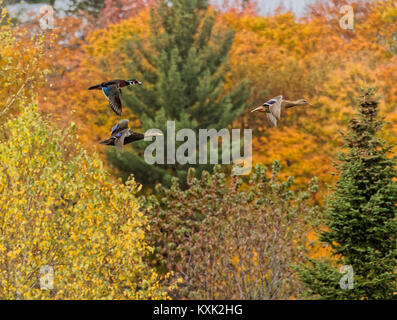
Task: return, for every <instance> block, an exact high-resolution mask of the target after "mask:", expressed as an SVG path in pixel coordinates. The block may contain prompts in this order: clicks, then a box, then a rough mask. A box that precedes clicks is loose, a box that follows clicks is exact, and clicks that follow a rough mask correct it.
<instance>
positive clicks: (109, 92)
mask: <svg viewBox="0 0 397 320" xmlns="http://www.w3.org/2000/svg"><path fill="white" fill-rule="evenodd" d="M134 84H139V85H141V84H142V82H140V81H138V80H136V79H132V80H111V81H106V82H102V83H101V84H98V85H96V86H92V87H89V88H88V90H102V92H103V93H104V95H105V97H106V99H108V101H109V105H110V108H112V110H113V111H114V112H115V113H116V114H117V115H119V116H120V115H121V111H122V108H123V102H122V99H121V88H122V87H126V86H129V85H134Z"/></svg>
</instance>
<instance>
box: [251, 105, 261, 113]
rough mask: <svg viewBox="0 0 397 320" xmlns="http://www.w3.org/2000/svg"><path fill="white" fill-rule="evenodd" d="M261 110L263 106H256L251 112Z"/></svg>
mask: <svg viewBox="0 0 397 320" xmlns="http://www.w3.org/2000/svg"><path fill="white" fill-rule="evenodd" d="M260 110H262V106H259V107H257V108H255V109H254V110H251V112H255V111H260Z"/></svg>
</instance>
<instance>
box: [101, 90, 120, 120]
mask: <svg viewBox="0 0 397 320" xmlns="http://www.w3.org/2000/svg"><path fill="white" fill-rule="evenodd" d="M102 91H103V93H104V94H105V97H106V99H108V101H109V105H110V108H111V109H112V110H113V111H114V112H115V113H116V114H117V115H119V116H120V115H121V111H122V108H123V104H122V100H121V89H120V88H119V87H118V85H116V84H114V85H110V86H107V87H103V88H102Z"/></svg>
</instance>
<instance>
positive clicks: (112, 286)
mask: <svg viewBox="0 0 397 320" xmlns="http://www.w3.org/2000/svg"><path fill="white" fill-rule="evenodd" d="M4 131H5V132H6V136H7V138H6V139H4V140H3V141H1V145H0V168H1V171H0V284H1V285H0V299H15V298H20V299H166V298H168V296H167V294H166V292H165V290H164V289H163V288H161V287H160V284H159V280H160V278H159V276H158V275H157V273H156V272H155V270H154V269H152V268H151V267H149V266H148V265H147V263H146V262H145V259H144V257H145V256H146V255H147V254H149V253H151V252H152V248H151V247H149V246H148V245H147V243H146V241H145V230H146V228H147V221H146V218H145V217H144V216H143V215H142V214H141V213H140V212H139V209H138V205H137V202H136V198H135V196H134V193H135V192H136V191H137V185H136V183H135V182H134V180H129V181H128V182H127V184H126V185H122V184H118V183H112V182H111V180H110V177H109V174H107V173H106V172H105V171H104V170H103V168H102V163H101V161H100V160H98V158H97V156H94V157H89V156H88V155H87V154H86V152H85V151H84V150H83V149H81V148H80V147H79V145H78V144H76V143H75V136H74V134H73V133H71V132H70V131H71V129H65V130H59V129H56V128H54V127H53V126H52V125H51V124H50V123H49V121H48V120H44V119H43V118H42V117H41V116H40V115H39V113H38V110H37V107H28V108H26V109H24V110H23V111H22V112H21V114H20V116H19V117H17V118H14V119H12V120H9V121H8V122H7V123H6V124H5V126H4ZM43 266H50V267H52V268H53V270H54V283H53V289H52V290H42V289H41V288H40V268H42V267H43Z"/></svg>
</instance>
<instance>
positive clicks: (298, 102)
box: [296, 99, 313, 107]
mask: <svg viewBox="0 0 397 320" xmlns="http://www.w3.org/2000/svg"><path fill="white" fill-rule="evenodd" d="M296 104H308V105H309V106H312V107H313V105H312V104H311V103H310V102H309V101H307V100H306V99H299V100H298V101H296Z"/></svg>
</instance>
